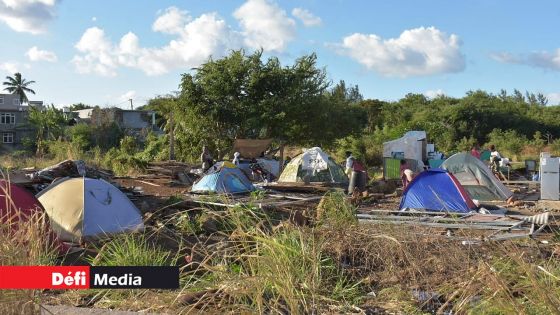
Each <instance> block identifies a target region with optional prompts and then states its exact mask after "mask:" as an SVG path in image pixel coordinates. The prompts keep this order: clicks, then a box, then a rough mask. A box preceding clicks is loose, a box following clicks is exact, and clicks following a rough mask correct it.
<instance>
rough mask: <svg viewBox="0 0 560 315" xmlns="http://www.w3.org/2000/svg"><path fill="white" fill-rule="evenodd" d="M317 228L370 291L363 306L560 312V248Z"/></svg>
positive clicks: (379, 229) (404, 231)
mask: <svg viewBox="0 0 560 315" xmlns="http://www.w3.org/2000/svg"><path fill="white" fill-rule="evenodd" d="M322 233H324V237H326V238H329V239H331V240H334V241H333V242H330V243H329V245H330V246H329V248H328V249H327V251H328V252H329V253H330V254H331V255H332V256H334V257H336V259H337V261H338V262H339V263H340V264H343V265H345V266H347V267H346V269H347V271H348V272H350V273H351V274H352V276H353V277H354V278H356V279H363V280H362V281H363V282H364V283H368V284H369V287H368V291H370V292H374V293H375V295H376V297H375V298H372V299H370V300H369V301H368V303H366V305H372V306H377V307H381V308H383V309H388V310H392V311H406V313H421V312H424V311H428V312H440V313H441V312H443V311H445V310H453V311H454V312H457V313H459V314H463V313H472V314H481V313H482V314H511V313H520V314H554V313H560V308H559V305H560V282H559V280H560V279H559V278H558V277H559V276H560V263H558V261H557V259H558V256H557V255H558V254H560V253H554V252H553V251H551V250H550V249H549V248H539V247H538V246H537V243H536V242H533V243H519V242H503V243H484V244H480V245H475V246H470V245H462V244H461V243H460V242H458V241H451V240H447V239H446V238H442V237H426V236H422V237H419V235H425V234H426V233H428V234H429V233H430V231H427V230H426V229H422V228H414V227H413V228H411V227H407V228H402V227H395V226H384V225H374V226H361V227H360V228H357V229H353V230H346V231H340V230H338V231H333V230H323V231H322ZM431 233H432V234H433V235H434V236H435V235H438V234H439V231H431ZM543 270H546V272H545V271H543ZM419 295H420V297H418V296H419ZM422 295H423V297H422Z"/></svg>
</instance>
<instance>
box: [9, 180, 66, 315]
mask: <svg viewBox="0 0 560 315" xmlns="http://www.w3.org/2000/svg"><path fill="white" fill-rule="evenodd" d="M0 194H3V195H6V199H7V201H6V205H2V207H7V208H8V209H9V210H8V211H7V213H10V214H12V215H13V216H12V218H14V219H9V218H7V217H4V218H0V265H3V266H7V265H9V266H20V265H21V266H29V265H53V264H55V263H56V257H57V255H58V252H57V250H56V248H55V247H54V246H53V243H52V241H51V239H50V238H49V237H48V236H49V235H51V234H50V233H51V231H50V230H49V229H48V226H47V224H46V220H47V218H46V215H45V214H44V213H42V212H35V213H33V214H32V215H31V216H25V215H24V214H23V213H22V212H21V211H19V209H15V208H13V206H12V205H13V200H12V199H11V196H10V194H9V192H7V191H5V190H2V191H0ZM10 208H11V209H10ZM19 218H21V219H22V220H20V219H19ZM40 302H41V295H40V291H39V290H0V314H35V313H38V312H39V311H40Z"/></svg>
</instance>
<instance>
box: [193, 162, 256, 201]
mask: <svg viewBox="0 0 560 315" xmlns="http://www.w3.org/2000/svg"><path fill="white" fill-rule="evenodd" d="M254 190H255V186H253V184H252V183H251V182H250V181H249V179H248V178H247V176H245V174H244V173H243V172H242V171H241V170H240V169H239V168H237V167H236V166H235V165H234V164H232V163H230V162H220V163H217V164H216V165H214V166H212V167H211V168H210V169H209V170H208V171H207V172H206V174H205V175H204V176H203V177H202V178H201V179H199V180H198V181H197V182H196V183H195V184H194V185H193V187H192V188H191V192H193V193H216V194H239V193H246V192H251V191H254Z"/></svg>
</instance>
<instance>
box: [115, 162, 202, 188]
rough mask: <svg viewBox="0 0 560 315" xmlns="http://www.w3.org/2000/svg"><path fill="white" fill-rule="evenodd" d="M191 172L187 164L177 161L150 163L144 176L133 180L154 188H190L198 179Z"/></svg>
mask: <svg viewBox="0 0 560 315" xmlns="http://www.w3.org/2000/svg"><path fill="white" fill-rule="evenodd" d="M191 170H192V167H191V166H190V165H189V164H186V163H182V162H178V161H165V162H151V163H150V164H148V167H147V168H146V174H142V175H138V176H136V177H134V179H135V180H137V181H138V182H140V183H143V184H146V185H151V186H154V187H159V186H161V185H171V186H191V185H192V184H193V183H194V182H195V181H196V180H197V179H198V175H196V174H193V173H191ZM115 178H116V179H122V178H130V177H115Z"/></svg>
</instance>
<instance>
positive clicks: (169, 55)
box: [72, 7, 240, 76]
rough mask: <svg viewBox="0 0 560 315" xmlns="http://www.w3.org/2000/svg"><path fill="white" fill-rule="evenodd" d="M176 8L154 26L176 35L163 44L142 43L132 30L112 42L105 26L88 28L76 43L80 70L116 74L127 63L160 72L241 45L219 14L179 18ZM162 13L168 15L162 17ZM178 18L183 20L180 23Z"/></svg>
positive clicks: (192, 64) (190, 64) (76, 62)
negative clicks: (156, 45)
mask: <svg viewBox="0 0 560 315" xmlns="http://www.w3.org/2000/svg"><path fill="white" fill-rule="evenodd" d="M177 12H178V11H176V9H174V8H173V7H172V8H169V9H167V10H165V11H164V13H163V14H162V15H160V16H159V17H158V18H157V19H156V23H154V25H153V28H154V29H155V30H158V31H160V32H165V33H173V34H176V36H177V37H176V38H175V39H173V40H171V41H170V42H169V43H168V44H167V45H164V46H162V47H141V46H140V40H139V39H138V37H137V36H136V35H135V34H134V33H132V32H129V33H127V34H126V35H124V36H123V37H122V38H121V39H120V41H119V43H118V44H116V43H113V42H111V40H110V39H109V38H108V37H107V36H106V35H105V32H104V30H102V29H100V28H97V27H91V28H89V29H87V30H86V31H85V32H84V34H83V35H82V37H81V39H80V40H79V41H78V43H77V44H76V45H75V47H76V49H77V50H78V51H79V52H80V53H81V54H78V55H76V56H74V58H73V60H72V62H73V63H74V65H75V67H76V70H77V71H78V72H79V73H96V74H99V75H102V76H115V75H117V69H118V68H119V67H121V66H125V67H131V68H137V69H140V70H142V71H143V72H145V73H146V74H148V75H161V74H164V73H167V72H169V71H171V70H174V69H180V68H192V67H195V66H198V65H200V64H201V63H203V62H204V61H206V60H207V59H208V57H209V56H215V57H221V56H223V55H225V54H226V53H227V51H228V50H230V49H232V48H234V47H238V46H239V42H240V40H239V39H238V36H237V34H236V33H235V32H233V31H232V30H231V29H230V28H229V27H228V25H227V24H226V22H225V21H224V20H223V19H221V18H220V17H219V16H218V15H217V14H215V13H209V14H202V15H201V16H199V17H198V18H196V19H194V20H192V19H191V18H190V17H187V16H186V15H182V17H181V18H179V19H177V16H176V13H177ZM170 14H171V15H170ZM181 14H186V13H185V12H183V13H181ZM170 16H172V18H170ZM162 17H167V18H164V19H163V20H162V19H161V18H162ZM178 20H180V21H182V22H181V23H183V24H182V25H180V24H177V23H176V22H177V21H178ZM158 21H159V22H158ZM162 21H166V22H165V23H164V22H162ZM170 21H173V23H171V22H170ZM156 25H157V26H156Z"/></svg>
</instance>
